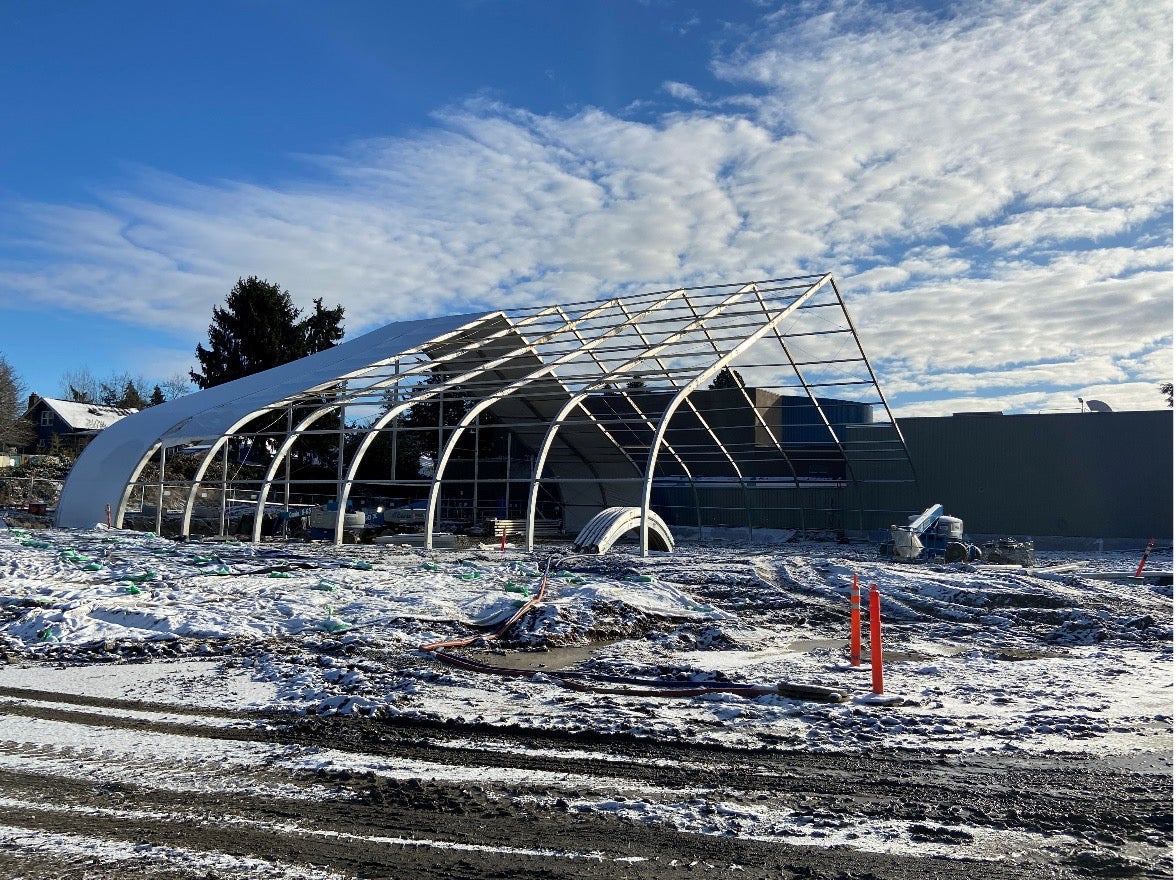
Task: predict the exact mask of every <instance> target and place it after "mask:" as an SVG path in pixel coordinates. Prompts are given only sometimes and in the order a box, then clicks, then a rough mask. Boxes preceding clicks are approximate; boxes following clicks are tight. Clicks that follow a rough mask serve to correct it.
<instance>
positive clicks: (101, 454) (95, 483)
mask: <svg viewBox="0 0 1176 880" xmlns="http://www.w3.org/2000/svg"><path fill="white" fill-rule="evenodd" d="M491 317H493V315H492V314H490V315H476V314H475V315H469V314H467V315H451V316H448V317H443V318H428V319H424V320H420V321H400V322H397V323H395V324H388V325H387V326H385V327H381V328H380V329H378V330H373V331H372V332H371V333H367V334H364V335H363V336H360V337H357V338H356V339H353V340H351V341H350V342H344V343H343V344H341V345H337V346H335V347H334V348H330V349H327V350H326V351H321V352H319V353H318V354H313V355H310V356H309V357H305V358H302V359H300V360H296V361H292V362H290V363H288V364H282V365H281V366H280V367H274V368H273V369H271V370H265V371H264V372H261V373H255V374H254V375H252V376H246V377H245V378H243V379H237V380H236V381H233V382H226V383H225V384H224V385H217V386H216V387H214V388H208V389H205V390H204V391H198V392H196V393H195V394H189V395H187V396H185V397H180V398H177V399H176V400H169V401H167V402H166V403H161V404H159V405H158V406H153V407H149V408H148V409H145V410H143V411H142V412H139V413H135V414H134V415H132V416H127V417H126V418H124V419H122V420H121V421H119V422H117V423H115V424H113V425H111V426H110V427H109V428H107V429H106V430H105V431H103V432H102V433H100V434H99V435H98V436H97V437H95V438H94V441H93V442H92V443H90V445H89V446H87V447H86V449H85V451H84V452H83V453H82V455H81V456H80V457H79V458H78V460H77V463H76V464H75V465H74V467H73V470H71V471H70V474H69V478H68V479H67V480H66V483H65V487H64V489H63V490H62V492H61V500H60V502H59V503H58V506H57V525H59V526H63V527H65V528H89V527H90V526H93V525H94V523H97V522H101V521H103V519H104V517H105V516H106V505H108V504H109V505H110V507H111V510H118V507H119V504H120V503H121V501H122V498H123V492H124V490H125V488H126V486H127V484H128V483H129V482H131V481H132V480H133V479H134V475H135V473H136V471H137V470H138V468H139V466H140V463H141V462H142V461H143V458H144V456H146V455H147V454H148V453H150V452H151V451H152V450H153V449H156V448H157V447H158V445H159V444H160V443H162V444H163V446H164V447H165V448H170V447H176V446H187V445H189V444H192V443H198V442H200V441H204V440H209V439H212V438H217V437H220V436H222V435H223V434H224V433H225V432H226V431H228V430H229V429H230V428H232V426H233V425H234V424H235V423H237V422H239V421H240V420H241V419H243V418H246V417H247V416H249V415H250V414H252V413H256V412H258V411H262V410H265V409H266V408H268V407H271V406H273V405H275V404H276V403H280V402H283V401H285V400H286V399H287V398H289V397H292V396H294V395H297V394H300V393H303V392H306V391H307V390H309V389H313V388H314V387H315V386H318V385H324V384H334V383H335V382H336V381H337V380H339V379H340V378H341V377H345V376H347V375H348V374H349V373H353V372H355V371H358V370H363V369H364V368H366V367H369V366H371V365H372V364H373V363H376V362H378V361H382V360H387V359H389V358H395V357H397V356H399V355H403V354H405V353H406V352H410V351H414V350H417V349H420V348H422V347H424V346H425V345H427V344H429V343H434V344H435V343H437V342H439V341H441V340H443V339H444V338H445V337H448V336H450V335H452V334H455V333H457V332H458V331H460V330H462V329H465V328H468V327H471V326H473V325H476V324H477V323H479V322H480V321H482V320H486V319H488V318H491Z"/></svg>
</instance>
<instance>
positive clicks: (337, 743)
mask: <svg viewBox="0 0 1176 880" xmlns="http://www.w3.org/2000/svg"><path fill="white" fill-rule="evenodd" d="M2 695H3V696H5V697H7V698H8V699H7V700H6V701H5V702H3V703H0V720H3V721H4V729H5V730H6V731H9V730H11V731H14V732H15V731H21V730H23V729H24V727H22V725H31V728H29V730H30V732H29V733H28V735H27V736H26V738H25V739H21V737H20V734H17V735H16V736H15V738H14V735H13V733H4V734H0V797H2V798H3V799H4V800H3V803H2V805H0V810H2V813H3V815H4V817H5V821H4V822H3V823H2V824H4V825H7V826H11V827H15V828H18V829H25V831H26V832H27V833H32V834H35V835H41V837H40V838H37V839H40V840H43V841H51V840H52V839H54V838H52V835H74V836H75V837H78V838H80V839H81V840H83V841H90V842H91V843H90V844H89V846H90V853H91V854H90V857H89V859H90V860H89V861H88V862H85V863H84V864H81V866H79V863H76V862H75V861H72V860H73V859H74V856H72V855H68V854H63V853H61V852H58V851H56V850H54V849H53V847H52V846H51V844H50V843H46V846H45V847H44V848H40V849H39V848H37V846H35V845H33V844H28V843H26V844H25V845H21V844H19V843H13V841H12V839H11V834H10V835H9V836H8V837H5V836H4V834H3V833H0V869H5V868H7V867H8V866H9V865H14V866H16V867H18V868H19V867H20V866H22V865H24V862H22V860H21V858H19V857H17V858H15V861H13V858H14V857H13V855H12V850H11V848H12V847H14V846H15V847H17V848H18V849H20V852H21V853H23V855H25V856H27V857H28V865H29V866H33V867H35V872H33V873H30V871H29V868H28V867H24V868H23V869H22V870H23V875H24V876H30V877H32V876H88V877H94V878H107V877H110V878H113V877H114V876H130V877H135V876H140V874H139V873H136V872H139V871H140V870H142V871H143V873H142V874H141V876H159V874H155V873H150V874H149V873H148V872H147V871H146V869H145V868H144V867H143V865H144V864H146V861H145V860H147V858H148V856H149V855H150V853H151V852H153V851H152V850H151V849H150V847H157V848H158V847H163V848H168V847H170V848H172V849H175V850H176V852H177V853H179V851H180V850H181V849H183V850H185V851H188V850H193V851H195V852H197V853H203V854H205V855H204V856H201V857H200V858H196V857H195V856H192V857H191V858H195V859H196V861H195V862H193V864H197V863H198V864H199V866H200V871H202V872H207V876H210V877H219V876H225V877H229V876H241V875H243V874H244V873H248V871H250V870H253V868H249V864H250V863H249V861H248V860H250V859H253V860H261V862H263V863H265V864H269V865H273V866H277V867H274V869H273V870H274V871H275V872H277V873H275V874H274V876H282V874H281V870H282V869H281V866H293V867H291V868H290V870H291V871H293V870H294V869H295V868H297V870H298V871H302V870H303V869H305V870H307V871H319V870H322V871H326V872H328V874H338V875H341V876H364V877H378V876H389V877H391V876H399V877H404V876H413V877H422V878H429V877H441V876H446V877H457V878H463V877H474V876H478V877H507V876H509V877H523V878H527V877H536V878H538V877H545V878H562V877H591V876H599V877H629V876H634V877H636V876H641V877H653V878H658V877H671V876H692V877H693V876H710V875H712V874H713V875H717V874H719V873H727V872H728V870H729V868H730V866H731V865H739V866H741V867H742V868H743V876H773V877H781V876H782V877H790V876H807V877H828V878H839V877H841V878H844V877H852V876H854V875H859V876H868V875H871V874H872V875H873V876H874V877H877V878H894V880H907V878H915V877H924V876H932V875H933V876H937V877H945V878H955V877H959V878H964V877H967V878H970V880H974V878H978V877H993V878H1004V877H1009V878H1012V877H1017V878H1028V880H1033V878H1037V877H1041V878H1044V877H1046V876H1049V877H1057V876H1061V877H1067V876H1073V877H1096V876H1105V875H1106V874H1107V873H1108V872H1110V871H1115V872H1118V873H1119V874H1120V875H1122V876H1144V877H1150V876H1155V877H1160V876H1167V875H1166V874H1165V873H1164V872H1163V867H1164V864H1165V862H1164V861H1158V860H1157V858H1158V855H1159V854H1162V852H1163V850H1164V846H1165V841H1166V844H1167V845H1168V846H1170V843H1171V804H1170V801H1169V793H1170V785H1171V770H1170V762H1167V763H1166V764H1165V763H1163V762H1161V765H1160V766H1159V767H1157V768H1153V769H1148V770H1137V769H1130V768H1128V769H1123V768H1119V767H1115V766H1110V765H1108V764H1106V763H1105V762H1100V761H1098V760H1097V759H1093V758H1090V757H1087V756H1050V757H1043V758H1029V757H1016V756H1012V757H1001V758H998V757H992V756H984V755H972V756H965V757H957V756H952V757H946V756H923V755H917V754H904V753H898V752H882V751H879V752H877V753H874V754H869V755H834V754H807V753H788V754H785V753H772V752H768V751H758V752H756V751H735V750H724V749H713V748H706V747H701V746H677V745H673V744H664V743H654V742H649V741H643V740H639V739H637V738H633V737H604V736H601V737H591V736H584V735H580V736H572V735H560V736H552V735H547V734H544V733H542V732H539V731H530V730H505V731H504V730H483V729H478V728H469V727H458V726H449V725H443V724H436V725H431V724H426V723H412V724H406V723H404V722H390V721H386V720H385V721H372V720H368V719H303V720H300V721H291V719H290V718H289V717H288V716H276V715H262V714H259V715H249V714H235V713H231V712H225V713H220V712H216V713H203V712H202V710H192V709H189V708H188V707H181V706H164V705H161V704H150V706H151V709H150V710H147V709H146V708H145V707H146V706H147V705H148V704H145V703H141V702H134V701H119V700H110V699H96V698H89V697H69V698H67V697H65V696H64V695H61V694H55V693H53V694H50V693H45V692H35V691H24V690H21V689H18V688H5V689H3V692H2ZM63 703H65V704H70V705H69V706H67V707H63V705H62V704H63ZM104 710H106V711H104ZM132 710H133V711H135V712H138V713H144V712H147V711H152V712H158V713H159V714H160V716H161V717H157V718H151V717H127V716H120V715H118V714H117V713H118V712H119V711H128V712H129V711H132ZM112 713H113V714H112ZM167 714H172V715H179V716H185V715H187V716H194V715H201V714H211V715H212V716H213V717H216V718H218V719H221V720H223V721H225V722H226V724H224V725H219V726H212V725H205V724H185V723H182V722H177V721H174V720H166V719H165V718H163V717H162V716H163V715H167ZM37 725H41V726H43V727H44V728H45V729H44V730H38V729H37ZM58 726H60V727H61V729H68V730H70V731H76V732H78V734H77V741H74V739H73V738H71V740H70V741H69V742H62V741H54V740H52V739H49V738H47V737H46V735H45V734H46V733H49V734H51V735H53V734H52V731H53V730H56V729H57V727H58ZM86 736H89V737H90V739H91V740H92V741H93V742H94V745H88V744H79V742H82V743H85V742H87V740H86ZM161 737H171V738H175V739H176V741H177V742H178V743H180V744H181V746H182V747H186V748H188V750H189V752H190V753H189V754H187V755H185V756H183V757H181V758H174V757H169V756H168V753H166V752H163V753H155V754H153V753H152V752H151V749H152V748H153V747H155V745H157V744H158V743H159V742H161V740H160V738H161ZM104 740H105V741H106V744H105V745H103V742H104ZM226 746H231V747H235V748H237V747H240V748H245V749H246V750H247V753H243V754H238V753H237V752H232V751H228V752H224V753H220V752H218V749H221V748H222V747H226ZM248 750H252V751H248ZM413 762H422V764H425V765H427V766H424V767H423V768H422V767H418V766H416V765H414V764H413ZM316 763H318V764H325V765H327V766H319V767H318V769H310V768H311V767H313V765H314V764H316ZM349 764H350V766H348V765H349ZM373 766H374V767H376V771H373V770H371V769H358V770H357V769H355V768H356V767H359V768H363V767H373ZM398 767H399V768H400V769H401V770H403V771H404V772H399V773H397V772H395V771H396V769H397V768H398ZM377 771H378V772H377ZM605 800H607V801H608V803H610V804H613V805H617V804H619V805H620V806H614V807H613V808H611V809H607V810H606V809H601V808H599V803H600V802H602V801H605ZM671 802H672V803H673V805H676V806H681V805H682V804H686V805H687V806H688V808H689V809H688V810H687V812H689V813H690V816H689V818H691V820H697V821H693V824H691V823H690V822H684V823H679V824H681V825H683V827H686V828H687V830H678V829H677V828H675V827H673V825H672V824H670V823H671V822H672V821H675V819H674V815H673V813H672V812H670V813H665V812H662V813H658V812H657V808H658V807H659V806H664V805H665V804H667V803H671ZM594 803H595V804H596V808H593V804H594ZM740 809H743V810H746V811H748V815H751V814H752V813H753V812H754V811H756V810H758V811H761V812H765V813H767V814H770V813H771V812H772V811H775V812H776V813H777V814H785V813H786V814H789V815H792V816H798V815H799V816H803V817H806V819H807V823H808V826H809V827H808V831H807V836H804V835H801V834H800V832H797V831H795V830H792V829H791V826H790V827H784V826H782V825H777V826H773V827H774V830H769V833H766V834H764V833H754V834H752V835H750V836H749V835H748V834H746V833H740V832H739V831H738V828H737V826H735V825H730V824H728V826H727V828H726V830H727V832H728V833H727V834H726V835H725V836H724V834H722V833H720V832H721V831H722V830H723V827H722V826H721V825H716V826H714V827H715V828H718V829H719V832H715V831H712V833H698V832H699V831H700V830H705V829H706V827H707V826H706V825H705V824H700V823H704V822H705V821H706V817H714V816H716V814H721V813H722V812H723V811H724V810H725V811H727V812H728V813H730V812H732V811H738V810H740ZM642 816H645V817H647V818H646V820H645V821H643V820H642V818H641V817H642ZM650 819H652V820H653V821H650ZM715 821H716V822H718V821H719V820H718V819H715ZM895 821H899V822H903V823H905V824H906V825H907V826H908V829H914V832H911V837H912V839H919V836H920V835H921V836H922V839H923V840H924V841H932V842H934V843H936V844H937V846H938V849H937V850H936V851H935V852H938V853H942V852H943V851H951V850H952V848H953V845H955V844H958V845H959V846H960V849H961V851H964V850H966V846H965V845H966V844H967V843H968V841H969V840H970V839H971V837H972V835H973V832H981V831H982V832H984V833H989V834H995V835H998V836H999V835H1000V834H1005V835H1010V840H1012V841H1013V842H1014V843H1018V845H1019V846H1020V847H1021V848H1022V849H1023V848H1024V844H1025V841H1024V835H1037V836H1038V837H1040V836H1042V835H1044V836H1046V837H1053V836H1058V837H1059V838H1064V840H1063V841H1062V842H1061V843H1059V844H1058V845H1057V846H1055V847H1054V849H1053V850H1052V852H1051V853H1046V854H1042V855H1041V856H1040V857H1035V856H1034V855H1033V854H1032V853H1030V854H1028V855H1026V856H1020V857H1014V856H1012V855H1011V854H1010V853H1002V852H993V853H989V854H988V855H987V856H986V857H991V858H997V857H1001V856H1002V855H1003V856H1004V860H1003V861H976V860H974V859H971V858H943V857H940V856H939V855H936V854H935V852H932V853H931V855H922V856H920V855H917V854H901V853H886V852H872V851H868V850H867V849H849V848H837V849H829V848H826V847H819V846H812V845H808V844H809V843H812V842H815V837H816V834H815V833H814V832H813V829H814V828H827V829H829V831H828V833H830V834H836V833H844V832H845V830H846V829H847V828H862V829H865V828H867V827H868V826H869V825H871V824H878V823H883V822H895ZM732 828H734V829H735V830H734V831H732V830H731V829H732ZM765 828H769V826H762V827H760V826H757V827H755V828H753V829H752V830H753V831H756V832H762V831H764V830H765ZM963 828H967V829H972V831H964V830H957V829H963ZM853 833H855V834H856V832H853ZM953 835H955V837H954V839H953ZM1018 835H1021V837H1018ZM753 837H754V838H760V837H764V838H766V839H753ZM790 837H791V839H790ZM850 839H852V838H850ZM1034 839H1037V838H1034ZM851 845H852V844H851ZM136 846H140V847H147V848H146V849H144V850H143V852H144V853H147V854H148V855H145V856H144V858H143V860H140V861H135V860H130V861H128V860H127V859H115V858H114V857H113V856H112V855H111V852H114V851H118V852H122V850H124V849H126V848H130V850H131V851H133V850H134V848H135V847H136ZM4 847H8V848H9V849H8V851H3V848H4ZM120 848H122V849H120ZM1008 848H1009V849H1013V848H1015V847H1012V846H1009V847H1008ZM82 849H83V850H85V845H82ZM900 849H901V847H900ZM1140 853H1142V854H1143V855H1142V856H1140V855H1139V854H1140ZM209 854H212V855H209ZM181 855H182V854H181ZM184 857H187V856H184ZM177 858H179V856H177ZM630 859H638V860H640V861H628V860H630ZM218 860H219V861H218ZM1050 862H1053V863H1054V864H1052V865H1051V864H1049V863H1050ZM1154 865H1158V866H1159V867H1157V868H1155V870H1153V866H1154ZM36 866H40V867H36ZM254 868H256V865H255V866H254ZM22 870H16V869H15V868H14V870H12V871H9V872H8V873H9V874H10V875H12V876H17V875H19V874H21V873H22ZM1059 870H1060V873H1059ZM79 871H81V872H84V873H76V872H79ZM70 872H75V873H72V874H71V873H70ZM217 872H221V873H217ZM287 873H290V871H287ZM202 876H203V875H202ZM253 876H257V874H256V873H255V874H254V875H253ZM305 876H308V877H309V876H311V875H310V874H306V875H305ZM323 876H327V875H323Z"/></svg>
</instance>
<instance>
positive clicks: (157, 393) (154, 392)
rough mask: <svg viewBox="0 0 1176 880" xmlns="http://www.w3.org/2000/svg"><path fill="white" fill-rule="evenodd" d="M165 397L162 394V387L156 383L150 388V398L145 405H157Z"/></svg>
mask: <svg viewBox="0 0 1176 880" xmlns="http://www.w3.org/2000/svg"><path fill="white" fill-rule="evenodd" d="M166 399H167V398H165V397H164V396H163V389H162V388H160V387H159V386H158V385H156V386H155V387H154V388H152V389H151V399H150V400H148V401H147V405H148V406H159V405H160V404H161V403H163V402H164V400H166Z"/></svg>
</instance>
